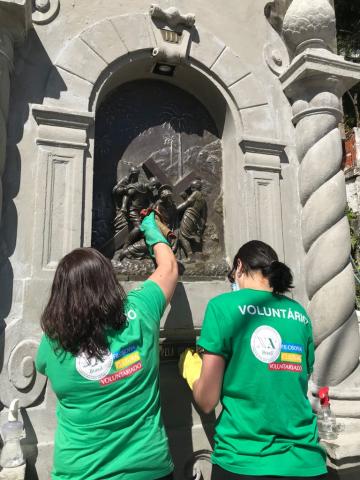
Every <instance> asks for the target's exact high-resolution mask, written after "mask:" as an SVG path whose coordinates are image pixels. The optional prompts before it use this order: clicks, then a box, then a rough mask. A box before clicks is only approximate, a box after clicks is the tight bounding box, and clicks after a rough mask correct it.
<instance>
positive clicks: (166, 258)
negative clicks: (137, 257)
mask: <svg viewBox="0 0 360 480" xmlns="http://www.w3.org/2000/svg"><path fill="white" fill-rule="evenodd" d="M153 249H154V255H155V261H156V265H157V267H156V269H155V272H154V273H153V274H152V275H150V277H149V280H152V281H153V282H155V283H157V284H158V285H159V287H160V288H161V290H162V291H163V293H164V295H165V298H166V303H169V301H170V300H171V297H172V296H173V293H174V290H175V287H176V283H177V280H178V275H179V274H178V265H177V262H176V258H175V255H174V253H173V251H172V250H171V248H170V247H169V246H168V245H166V244H165V243H157V244H156V245H154V247H153Z"/></svg>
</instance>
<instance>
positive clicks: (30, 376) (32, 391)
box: [1, 339, 46, 407]
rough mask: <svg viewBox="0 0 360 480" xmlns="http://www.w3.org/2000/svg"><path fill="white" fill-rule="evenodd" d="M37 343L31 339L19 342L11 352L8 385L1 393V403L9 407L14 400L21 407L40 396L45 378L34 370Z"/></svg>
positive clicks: (31, 402)
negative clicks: (16, 399)
mask: <svg viewBox="0 0 360 480" xmlns="http://www.w3.org/2000/svg"><path fill="white" fill-rule="evenodd" d="M38 347H39V343H38V342H37V341H35V340H32V339H26V340H22V341H20V342H19V343H18V344H17V345H16V346H15V347H14V349H13V350H12V351H11V353H10V356H9V359H8V362H7V377H8V385H7V386H6V387H5V388H3V387H2V391H1V402H2V403H3V404H4V405H5V406H7V407H8V406H9V405H10V402H11V401H12V400H13V399H14V398H18V399H19V400H20V406H21V407H28V406H29V405H32V404H33V403H34V402H35V401H36V400H37V399H38V398H39V396H40V395H41V393H42V391H43V389H44V387H45V384H46V377H44V376H43V375H40V374H38V373H37V372H36V370H35V365H34V361H35V357H36V353H37V350H38Z"/></svg>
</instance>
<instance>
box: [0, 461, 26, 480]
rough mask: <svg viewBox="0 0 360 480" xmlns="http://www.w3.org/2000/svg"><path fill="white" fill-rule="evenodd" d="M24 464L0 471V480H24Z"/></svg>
mask: <svg viewBox="0 0 360 480" xmlns="http://www.w3.org/2000/svg"><path fill="white" fill-rule="evenodd" d="M25 470H26V464H25V463H24V465H20V466H19V467H14V468H3V469H2V470H0V480H24V478H25Z"/></svg>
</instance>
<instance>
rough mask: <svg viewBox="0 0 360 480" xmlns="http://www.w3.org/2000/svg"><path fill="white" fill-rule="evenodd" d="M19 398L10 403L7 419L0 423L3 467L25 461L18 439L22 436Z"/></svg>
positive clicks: (22, 427) (0, 459) (0, 456)
mask: <svg viewBox="0 0 360 480" xmlns="http://www.w3.org/2000/svg"><path fill="white" fill-rule="evenodd" d="M18 414H19V400H18V399H17V398H16V399H15V400H13V401H12V402H11V404H10V408H9V413H8V421H7V422H6V423H4V425H2V427H1V429H0V432H1V436H2V438H3V441H4V446H3V448H2V450H1V455H0V466H1V467H3V468H12V467H18V466H19V465H23V464H24V463H25V460H24V456H23V452H22V450H21V446H20V440H21V439H22V438H24V424H23V422H22V421H20V420H19V419H18Z"/></svg>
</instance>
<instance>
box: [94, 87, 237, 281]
mask: <svg viewBox="0 0 360 480" xmlns="http://www.w3.org/2000/svg"><path fill="white" fill-rule="evenodd" d="M146 208H153V209H154V210H155V212H156V219H157V221H159V222H161V224H160V226H161V228H162V230H163V233H164V234H165V235H168V236H169V239H170V241H171V245H172V248H173V250H174V252H175V254H176V256H177V258H178V261H179V266H180V271H181V274H182V278H183V279H189V280H190V279H191V280H202V279H214V278H215V279H216V278H223V277H224V276H225V273H226V271H227V268H228V267H227V264H226V262H225V249H224V235H223V231H224V227H223V195H222V145H221V140H220V138H219V132H218V129H217V126H216V124H215V122H214V120H213V119H212V117H211V116H210V114H209V113H208V111H207V110H206V108H205V107H204V106H203V105H202V104H201V103H200V102H199V100H197V99H196V98H195V97H194V96H192V95H190V94H189V93H187V92H185V91H184V90H182V89H181V88H179V87H176V86H173V85H171V84H169V83H165V82H163V81H157V80H138V81H133V82H129V83H126V84H124V85H122V86H120V87H117V88H115V89H114V90H113V91H111V93H110V94H109V95H107V97H106V98H105V99H104V100H103V102H102V104H101V106H100V108H99V109H98V111H97V115H96V124H95V158H94V181H93V210H92V212H93V218H92V245H93V246H94V247H95V248H97V249H99V250H100V251H102V252H103V253H105V254H106V255H107V256H108V257H109V258H112V261H113V264H114V266H115V268H116V270H117V272H118V276H119V278H120V279H121V280H128V279H142V278H146V276H148V275H149V274H150V273H151V271H152V270H153V262H152V260H151V259H150V257H149V255H148V253H147V249H146V246H145V242H144V239H143V236H142V234H141V232H140V231H139V228H138V225H139V222H140V218H141V217H140V211H141V210H142V209H146ZM169 230H171V232H172V233H170V232H169Z"/></svg>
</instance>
